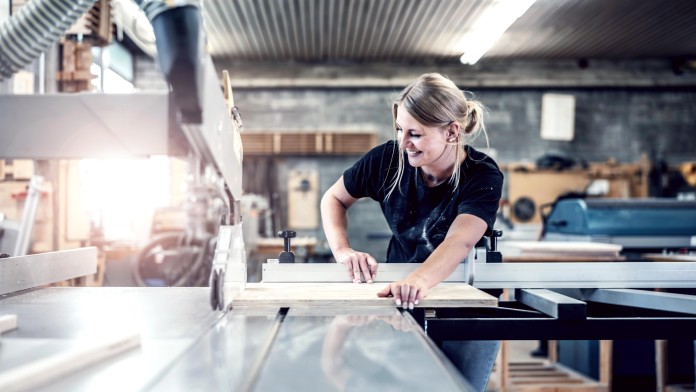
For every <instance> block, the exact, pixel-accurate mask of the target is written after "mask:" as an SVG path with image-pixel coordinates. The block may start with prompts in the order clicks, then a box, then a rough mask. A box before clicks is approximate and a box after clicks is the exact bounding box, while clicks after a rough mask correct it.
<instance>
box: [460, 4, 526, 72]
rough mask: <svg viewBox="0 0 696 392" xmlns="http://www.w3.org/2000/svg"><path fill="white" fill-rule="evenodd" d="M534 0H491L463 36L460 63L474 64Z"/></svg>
mask: <svg viewBox="0 0 696 392" xmlns="http://www.w3.org/2000/svg"><path fill="white" fill-rule="evenodd" d="M535 1H536V0H492V4H491V5H490V6H489V7H488V9H486V10H485V11H484V12H483V13H482V14H481V16H480V17H479V18H478V19H477V20H476V22H474V24H473V26H472V27H471V29H470V30H469V32H468V33H467V34H466V35H465V36H464V39H463V41H462V43H461V47H463V48H464V50H463V52H464V54H463V55H462V57H461V58H460V59H459V60H460V61H461V62H462V64H475V63H476V62H477V61H478V60H479V59H480V58H481V56H483V55H484V54H485V53H486V52H487V51H488V49H490V48H491V47H492V46H493V44H494V43H495V42H496V41H497V40H498V38H500V36H502V35H503V33H504V32H505V30H507V29H508V28H509V27H510V26H511V25H512V24H513V23H515V21H516V20H517V19H518V18H519V17H520V16H522V15H524V13H525V12H527V10H528V9H529V7H531V6H532V4H534V2H535Z"/></svg>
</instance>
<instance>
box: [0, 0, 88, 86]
mask: <svg viewBox="0 0 696 392" xmlns="http://www.w3.org/2000/svg"><path fill="white" fill-rule="evenodd" d="M94 2H95V0H32V1H29V2H27V3H26V4H25V5H24V6H22V8H20V9H19V12H17V14H16V15H14V16H12V18H10V20H8V21H6V22H5V23H3V24H2V25H0V80H3V79H4V78H9V77H11V76H12V75H13V74H14V73H15V72H17V71H19V70H20V69H22V68H24V67H26V66H27V65H28V64H30V63H31V62H32V61H34V60H35V59H36V58H38V57H39V55H40V54H41V53H42V52H44V51H46V50H47V49H48V48H49V47H50V46H51V45H53V44H54V43H55V42H56V41H58V39H59V38H60V37H61V36H62V35H63V34H64V33H65V31H66V30H67V29H68V28H70V26H72V24H73V23H75V21H76V20H77V19H79V18H80V16H82V15H83V14H84V13H85V12H87V10H89V9H90V7H92V4H93V3H94Z"/></svg>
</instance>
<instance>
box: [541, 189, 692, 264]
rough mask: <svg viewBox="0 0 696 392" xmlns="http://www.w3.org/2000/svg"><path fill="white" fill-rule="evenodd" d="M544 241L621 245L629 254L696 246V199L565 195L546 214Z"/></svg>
mask: <svg viewBox="0 0 696 392" xmlns="http://www.w3.org/2000/svg"><path fill="white" fill-rule="evenodd" d="M544 240H547V241H589V242H602V243H610V244H618V245H622V246H623V249H624V251H625V252H628V253H645V252H658V253H659V252H662V251H679V250H681V251H686V250H689V249H696V201H693V200H675V199H592V198H586V199H582V198H568V199H561V200H558V201H557V202H556V203H554V205H553V207H552V210H551V212H550V213H549V214H548V216H546V217H545V218H544Z"/></svg>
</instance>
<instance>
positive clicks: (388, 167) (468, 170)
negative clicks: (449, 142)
mask: <svg viewBox="0 0 696 392" xmlns="http://www.w3.org/2000/svg"><path fill="white" fill-rule="evenodd" d="M465 148H466V152H467V154H466V155H467V157H466V159H465V160H464V162H462V165H461V173H460V174H461V177H460V180H459V187H458V188H457V189H452V188H453V186H452V184H450V183H449V181H445V182H444V183H442V184H440V185H438V186H435V187H428V186H426V184H425V182H424V180H423V178H422V177H421V175H420V173H419V172H420V169H416V168H414V167H413V166H411V165H409V164H408V158H407V157H406V155H405V154H406V153H405V152H404V153H403V154H404V173H403V177H402V178H401V182H400V184H399V187H398V188H397V189H395V190H394V192H392V194H391V196H390V197H389V199H387V200H386V201H385V200H384V197H385V195H386V194H387V192H388V191H389V187H390V185H391V184H392V181H393V179H394V177H395V176H396V171H397V168H398V162H399V157H398V155H397V154H398V151H399V150H398V146H397V145H396V143H395V142H394V141H393V140H392V141H389V142H387V143H384V144H382V145H380V146H377V147H375V148H373V149H372V150H370V151H369V152H368V153H367V154H365V156H363V157H362V158H361V159H360V160H359V161H358V162H356V163H355V164H354V165H353V166H352V167H350V168H349V169H347V170H346V171H345V172H344V173H343V182H344V184H345V187H346V189H347V190H348V193H350V194H351V196H353V197H354V198H356V199H359V198H363V197H370V198H372V199H373V200H375V201H377V202H379V204H380V206H381V207H382V212H383V213H384V217H385V218H386V219H387V223H388V224H389V227H390V228H391V231H392V234H393V235H392V238H391V241H390V242H389V249H388V250H387V262H393V263H422V262H423V261H425V259H427V258H428V256H430V254H431V253H432V252H433V251H434V250H435V248H436V247H437V246H438V245H440V244H441V243H442V241H443V240H444V239H445V235H447V231H448V230H449V227H450V226H451V225H452V222H454V219H455V218H456V217H457V215H459V214H471V215H475V216H477V217H479V218H481V219H483V220H484V221H485V222H486V223H487V224H488V229H487V232H488V233H490V231H491V230H492V228H493V223H494V222H495V214H496V211H497V210H498V202H499V201H500V195H501V192H502V187H503V174H502V173H501V172H500V169H498V165H497V164H496V163H495V161H493V159H491V158H490V157H489V156H487V155H486V154H484V153H482V152H479V151H477V150H476V149H474V148H473V147H470V146H466V147H465Z"/></svg>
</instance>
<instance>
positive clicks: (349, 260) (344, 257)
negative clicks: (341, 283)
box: [334, 248, 378, 283]
mask: <svg viewBox="0 0 696 392" xmlns="http://www.w3.org/2000/svg"><path fill="white" fill-rule="evenodd" d="M334 258H335V259H336V262H337V263H340V264H343V265H345V266H346V270H347V271H348V276H350V278H351V279H352V280H353V283H360V282H362V277H361V276H360V273H361V272H362V276H364V277H365V282H367V283H372V282H373V281H374V279H375V277H376V276H377V265H378V264H377V260H375V258H374V257H372V256H371V255H370V254H369V253H365V252H357V251H355V250H353V249H351V248H343V249H339V250H337V251H336V252H334Z"/></svg>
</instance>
